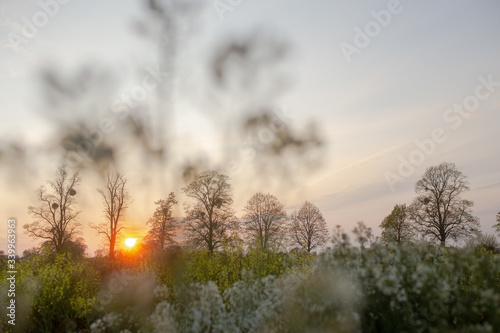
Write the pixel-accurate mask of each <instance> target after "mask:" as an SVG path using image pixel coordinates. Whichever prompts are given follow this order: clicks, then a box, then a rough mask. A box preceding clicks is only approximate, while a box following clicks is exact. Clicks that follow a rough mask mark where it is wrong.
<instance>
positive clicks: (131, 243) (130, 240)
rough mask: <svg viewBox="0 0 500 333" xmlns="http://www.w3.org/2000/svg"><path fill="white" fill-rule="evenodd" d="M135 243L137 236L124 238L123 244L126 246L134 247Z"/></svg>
mask: <svg viewBox="0 0 500 333" xmlns="http://www.w3.org/2000/svg"><path fill="white" fill-rule="evenodd" d="M136 243H137V238H127V239H125V245H127V247H130V248H132V247H134V246H135V244H136Z"/></svg>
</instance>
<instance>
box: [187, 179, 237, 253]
mask: <svg viewBox="0 0 500 333" xmlns="http://www.w3.org/2000/svg"><path fill="white" fill-rule="evenodd" d="M182 191H183V192H184V193H185V194H186V195H187V196H188V197H189V198H192V199H194V205H193V206H192V207H191V206H189V205H186V206H185V211H186V219H185V221H186V229H187V233H188V237H189V240H190V242H191V243H192V244H193V245H195V246H202V247H206V248H207V249H208V251H209V252H210V253H213V252H214V251H215V250H216V249H217V248H219V247H220V245H221V243H222V242H223V241H224V240H225V239H228V236H229V235H228V232H229V231H230V230H231V229H233V228H234V227H235V217H234V211H233V210H232V208H231V205H232V203H233V198H232V192H231V185H230V184H229V177H228V176H226V175H224V174H221V173H219V172H217V171H213V170H211V171H205V172H203V173H201V174H199V175H197V176H196V177H195V178H194V179H193V181H191V182H190V183H189V184H188V185H187V186H186V187H184V188H183V189H182Z"/></svg>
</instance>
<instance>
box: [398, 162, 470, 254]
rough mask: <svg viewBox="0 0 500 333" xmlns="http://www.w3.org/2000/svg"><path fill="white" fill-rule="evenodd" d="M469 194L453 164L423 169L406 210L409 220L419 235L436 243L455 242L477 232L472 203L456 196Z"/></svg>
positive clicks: (465, 184) (464, 178) (464, 179)
mask: <svg viewBox="0 0 500 333" xmlns="http://www.w3.org/2000/svg"><path fill="white" fill-rule="evenodd" d="M466 191H469V183H468V182H467V177H466V176H464V175H463V174H462V172H460V171H458V170H457V169H456V166H455V164H454V163H441V164H440V165H437V166H432V167H429V168H427V170H426V171H425V174H424V176H423V177H422V179H420V180H419V181H418V182H417V183H416V184H415V192H417V193H420V195H418V196H417V197H416V198H415V199H414V200H413V203H412V204H411V206H410V207H409V210H408V213H409V214H408V216H409V219H410V221H411V222H412V223H413V224H414V226H415V227H416V229H417V230H418V231H419V232H420V233H421V234H422V235H423V236H429V237H431V239H435V240H437V241H439V242H440V243H441V244H442V245H445V244H446V240H447V239H449V238H451V239H454V240H456V239H458V238H462V237H468V236H470V235H472V233H473V232H474V231H478V230H479V219H478V218H477V217H475V216H473V215H472V207H473V205H474V203H473V202H472V201H470V200H465V199H462V198H461V197H460V195H461V194H462V193H464V192H466Z"/></svg>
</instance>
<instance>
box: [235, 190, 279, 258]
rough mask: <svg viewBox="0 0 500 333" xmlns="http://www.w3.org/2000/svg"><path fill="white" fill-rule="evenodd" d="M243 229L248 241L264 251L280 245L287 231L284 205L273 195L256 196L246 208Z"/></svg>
mask: <svg viewBox="0 0 500 333" xmlns="http://www.w3.org/2000/svg"><path fill="white" fill-rule="evenodd" d="M244 211H245V215H244V216H243V221H242V223H243V228H244V230H245V234H246V236H247V239H248V240H250V241H251V242H252V243H253V242H256V243H257V244H258V246H259V247H260V248H261V249H263V250H269V249H270V248H271V247H276V245H278V243H279V240H280V238H282V237H283V236H284V234H285V231H286V226H285V223H286V218H287V215H286V212H285V210H284V207H283V204H282V203H281V202H280V201H279V200H278V198H276V197H275V196H274V195H271V194H262V193H256V194H254V195H253V196H252V197H251V198H250V200H248V202H247V204H246V206H245V209H244Z"/></svg>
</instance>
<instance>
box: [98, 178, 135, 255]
mask: <svg viewBox="0 0 500 333" xmlns="http://www.w3.org/2000/svg"><path fill="white" fill-rule="evenodd" d="M126 184H127V179H126V178H125V177H124V175H123V174H122V173H119V172H116V173H110V172H108V174H107V177H106V185H105V186H104V188H102V189H97V192H99V194H100V195H101V197H102V199H103V203H104V211H103V212H104V217H105V219H106V221H105V222H102V223H101V224H98V225H94V224H91V225H90V226H91V227H92V228H93V229H95V230H96V231H97V233H98V234H102V235H103V236H104V239H105V241H106V243H107V244H108V245H109V257H110V258H112V259H113V258H114V257H115V245H116V242H117V240H118V239H119V237H120V233H121V231H122V230H123V229H124V228H125V227H123V226H120V225H119V224H120V220H121V219H122V218H123V215H124V213H125V211H126V209H127V208H128V205H129V204H130V202H131V199H130V195H129V193H128V191H127V190H126V189H125V185H126Z"/></svg>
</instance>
